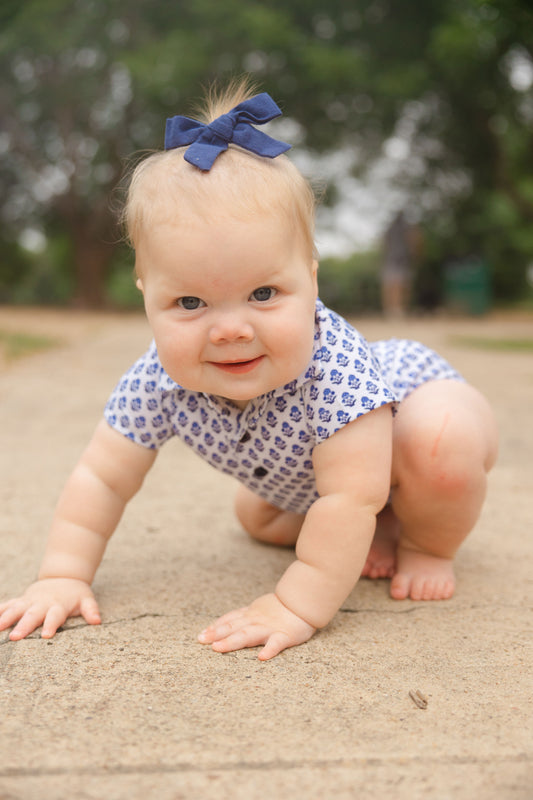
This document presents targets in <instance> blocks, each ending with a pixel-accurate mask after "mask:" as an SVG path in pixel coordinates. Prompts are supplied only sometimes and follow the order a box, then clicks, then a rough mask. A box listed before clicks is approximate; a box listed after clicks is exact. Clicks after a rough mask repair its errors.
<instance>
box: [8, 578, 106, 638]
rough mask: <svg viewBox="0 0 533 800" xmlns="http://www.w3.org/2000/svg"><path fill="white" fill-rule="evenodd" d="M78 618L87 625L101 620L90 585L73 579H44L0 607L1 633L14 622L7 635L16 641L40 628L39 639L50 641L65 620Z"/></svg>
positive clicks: (95, 623) (96, 623)
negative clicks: (40, 626)
mask: <svg viewBox="0 0 533 800" xmlns="http://www.w3.org/2000/svg"><path fill="white" fill-rule="evenodd" d="M77 616H82V617H83V618H84V620H85V621H86V622H87V623H88V624H89V625H98V624H99V623H100V621H101V620H100V612H99V611H98V604H97V602H96V600H95V598H94V595H93V593H92V590H91V587H90V586H89V584H87V583H85V581H80V580H76V579H75V578H44V579H43V580H40V581H37V582H36V583H32V585H31V586H30V587H29V588H28V589H27V590H26V592H25V593H24V594H23V595H22V597H14V598H13V599H11V600H8V601H7V603H1V604H0V631H5V630H6V628H10V627H11V625H14V624H15V623H16V622H17V623H18V624H17V625H16V626H15V627H14V628H13V630H12V631H11V633H10V634H9V638H10V639H11V640H12V641H17V640H18V639H24V637H25V636H28V634H30V633H32V632H33V631H34V630H35V629H36V628H38V627H39V625H42V626H43V629H42V632H41V636H42V638H43V639H50V638H51V637H52V636H53V635H54V633H55V632H56V631H57V629H58V628H59V627H60V626H61V625H63V623H64V622H65V620H66V619H67V618H68V617H77Z"/></svg>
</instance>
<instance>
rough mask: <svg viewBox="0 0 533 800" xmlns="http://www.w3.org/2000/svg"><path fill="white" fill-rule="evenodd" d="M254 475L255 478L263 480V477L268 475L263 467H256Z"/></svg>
mask: <svg viewBox="0 0 533 800" xmlns="http://www.w3.org/2000/svg"><path fill="white" fill-rule="evenodd" d="M254 475H255V477H256V478H264V477H265V475H268V470H267V469H265V468H264V467H256V468H255V469H254Z"/></svg>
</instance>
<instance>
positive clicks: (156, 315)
mask: <svg viewBox="0 0 533 800" xmlns="http://www.w3.org/2000/svg"><path fill="white" fill-rule="evenodd" d="M136 258H137V270H138V273H139V274H140V275H141V278H140V279H139V283H138V285H139V288H141V290H142V291H143V294H144V302H145V307H146V313H147V316H148V321H149V323H150V326H151V328H152V331H153V334H154V338H155V341H156V345H157V350H158V354H159V358H160V360H161V363H162V365H163V367H164V369H165V370H166V372H167V373H168V374H169V375H170V377H171V378H172V379H173V380H175V381H176V383H178V384H180V385H181V386H183V387H185V388H187V389H191V390H193V391H198V392H204V393H206V394H214V395H218V396H220V397H225V398H228V399H229V400H232V401H233V402H234V403H235V404H236V405H238V406H240V407H241V408H244V406H245V405H246V403H247V401H248V400H251V399H252V398H254V397H258V396H259V395H261V394H265V393H266V392H269V391H271V390H272V389H276V388H278V387H280V386H283V385H285V384H286V383H289V382H290V381H292V380H294V379H295V378H296V377H297V376H298V375H299V374H300V373H301V372H302V371H303V370H304V369H305V367H306V365H307V363H308V362H309V359H310V357H311V354H312V350H313V335H314V307H315V300H316V296H317V284H316V267H317V264H316V262H312V261H311V260H310V258H309V256H307V255H306V254H305V253H304V248H303V247H302V245H301V244H300V241H299V237H298V236H297V235H295V233H294V231H293V230H292V229H291V227H290V226H289V224H288V223H285V222H280V221H279V220H277V219H273V218H271V217H267V216H264V217H263V216H259V217H253V218H250V219H248V220H237V219H232V218H231V217H226V218H221V219H218V220H217V219H215V220H209V221H205V220H201V219H199V218H197V217H191V218H190V219H189V220H187V223H186V224H185V223H180V225H179V226H173V225H171V224H163V223H162V224H159V225H156V226H155V227H154V228H153V229H151V230H150V231H149V232H148V233H145V234H144V235H143V237H142V240H141V241H140V242H138V244H137V253H136Z"/></svg>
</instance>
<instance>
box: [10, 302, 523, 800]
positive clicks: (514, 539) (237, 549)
mask: <svg viewBox="0 0 533 800" xmlns="http://www.w3.org/2000/svg"><path fill="white" fill-rule="evenodd" d="M6 327H11V328H13V329H16V328H19V329H21V328H26V329H28V327H29V328H32V329H34V330H35V329H37V330H41V331H47V332H48V333H52V334H54V332H55V333H57V334H59V335H61V332H62V331H63V332H65V331H66V335H67V337H68V339H69V343H68V344H66V345H65V346H63V347H61V348H59V349H55V350H51V351H49V352H47V353H44V354H40V355H35V356H32V357H29V358H27V359H25V360H24V361H18V362H16V363H15V364H14V365H12V366H10V367H8V368H7V369H6V370H4V371H3V372H2V373H1V374H0V413H1V418H2V428H3V431H2V448H1V454H0V459H1V461H0V492H1V505H0V520H1V528H2V544H3V556H4V557H3V559H2V564H1V583H0V594H1V596H2V597H3V598H7V597H8V596H10V595H12V594H18V593H20V592H21V591H22V590H23V589H24V588H25V586H26V585H27V584H28V583H29V582H31V580H33V578H34V576H35V573H36V570H37V567H38V563H39V560H40V556H41V553H42V547H43V543H44V538H45V535H46V528H47V525H48V523H49V520H50V517H51V514H52V510H53V507H54V505H55V502H56V499H57V496H58V493H59V491H60V489H61V487H62V485H63V483H64V480H65V478H66V477H67V475H68V473H69V471H70V469H71V467H72V466H73V464H74V462H75V460H76V459H77V457H78V455H79V454H80V451H81V450H82V448H83V447H84V445H85V443H86V442H87V440H88V437H89V436H90V434H91V431H92V429H93V427H94V425H95V424H96V422H97V420H98V419H99V417H100V414H101V409H102V406H103V403H104V402H105V400H106V398H107V395H108V393H109V391H110V390H111V389H112V388H113V386H114V384H115V382H116V380H117V379H118V377H119V376H120V375H121V374H122V371H123V370H124V369H125V368H126V367H127V366H128V365H129V363H130V362H131V361H132V360H133V359H134V358H135V357H136V356H137V355H139V354H140V353H141V352H142V350H143V348H144V347H145V346H146V344H147V342H148V340H149V334H148V329H147V326H146V323H145V322H144V319H143V318H142V317H141V316H125V317H124V318H120V317H117V316H115V317H111V316H98V315H77V316H73V315H72V316H71V315H68V314H63V315H61V314H59V315H58V314H56V315H54V314H46V313H44V314H43V313H42V312H41V313H39V314H37V315H32V313H30V312H24V311H10V310H8V309H2V310H1V311H0V328H6ZM359 327H360V329H361V330H362V331H363V332H364V333H365V334H366V335H368V336H369V338H378V337H382V336H389V335H400V336H403V335H408V336H409V337H410V338H420V339H421V340H423V341H425V342H426V343H427V344H429V345H431V346H434V347H436V348H438V349H439V350H440V352H441V353H442V354H443V355H445V356H446V357H448V358H450V359H451V360H452V361H453V363H454V365H455V366H457V368H458V369H459V370H461V371H462V372H463V374H465V376H466V377H467V378H468V379H469V380H471V381H472V382H473V383H474V384H476V385H477V386H478V387H479V388H480V389H481V390H482V391H484V392H485V393H486V394H487V395H488V397H489V398H490V400H491V402H492V403H493V405H494V407H495V409H496V413H497V416H498V420H499V423H500V429H501V455H500V459H499V462H498V465H497V467H496V468H495V470H494V472H493V473H492V477H491V482H490V491H489V497H488V500H487V503H486V507H485V510H484V512H483V516H482V518H481V520H480V521H479V523H478V525H477V528H476V530H475V531H474V533H473V534H472V535H471V537H469V539H468V541H467V542H466V544H465V545H464V547H463V548H462V549H461V551H460V554H459V556H458V559H457V574H458V589H457V593H456V596H455V597H454V598H453V599H452V600H450V601H448V602H444V603H430V604H424V603H415V602H411V601H404V602H400V603H398V602H395V601H393V600H391V599H390V598H389V597H388V582H387V581H376V582H374V581H367V580H362V581H361V582H360V583H359V584H358V586H357V587H356V589H355V590H354V592H353V593H352V595H351V596H350V597H349V598H348V600H347V601H346V603H345V604H344V606H343V608H342V609H341V611H340V612H339V613H338V614H337V616H336V617H335V619H334V621H333V622H332V623H331V624H330V626H329V627H328V628H327V629H326V630H324V631H322V632H321V633H320V634H318V635H316V636H315V637H314V638H313V639H312V640H311V641H310V642H308V643H307V644H306V645H303V646H301V647H298V648H294V649H292V650H288V651H285V652H284V653H282V654H281V655H280V656H279V657H277V658H275V659H273V660H272V661H270V662H267V663H264V664H263V663H260V662H259V661H258V660H257V651H253V650H248V651H242V652H239V653H236V654H230V655H226V656H221V655H217V654H215V653H213V652H212V651H211V650H210V649H209V648H206V647H202V646H201V645H199V644H198V643H197V641H196V634H197V632H198V631H199V630H201V629H202V628H203V627H204V626H205V624H206V623H208V622H209V621H211V620H212V619H213V618H214V617H216V616H217V615H219V614H221V613H223V612H225V611H227V610H229V609H231V608H234V607H236V606H238V605H241V604H244V603H246V602H247V601H249V600H251V599H253V598H254V597H255V596H257V595H258V594H259V593H262V592H265V591H269V590H270V589H271V588H272V587H273V585H274V584H275V582H276V580H277V578H278V577H279V575H280V574H281V572H282V571H283V570H284V568H285V566H286V565H287V564H288V563H289V561H290V560H291V558H292V555H291V553H290V552H287V551H280V550H276V549H274V548H269V547H265V546H261V545H260V544H258V543H254V542H252V541H250V540H249V539H248V538H247V537H246V536H245V535H244V534H243V533H242V531H241V530H240V528H239V526H238V524H237V523H236V521H235V519H234V517H233V514H232V494H233V488H234V485H233V482H232V480H231V479H229V478H227V477H225V476H223V475H220V474H218V473H216V472H215V471H213V470H211V469H210V468H209V467H208V466H207V465H205V464H204V463H203V462H201V461H200V460H199V459H198V458H197V457H196V456H194V455H193V454H191V453H190V452H189V451H188V450H187V449H186V448H185V447H184V446H183V445H181V444H180V443H179V442H172V443H170V444H169V445H167V446H166V447H165V448H164V449H163V451H162V452H161V454H160V456H159V457H158V460H157V462H156V464H155V466H154V468H153V470H152V472H151V473H150V475H149V476H148V478H147V481H146V483H145V487H144V489H143V491H142V492H141V493H140V495H139V496H138V497H137V498H135V499H134V501H133V502H132V503H131V504H130V507H129V508H128V510H127V512H126V514H125V516H124V519H123V521H122V523H121V525H120V527H119V530H118V531H117V533H116V534H115V537H114V538H113V540H112V542H111V544H110V546H109V548H108V551H107V554H106V558H105V560H104V562H103V564H102V567H101V568H100V571H99V572H98V575H97V579H96V581H95V591H96V593H97V596H98V598H99V601H100V607H101V611H102V614H103V619H104V622H103V624H102V625H101V626H99V627H88V626H86V625H85V624H84V623H83V622H82V621H81V620H79V619H74V620H69V621H68V623H67V624H66V626H65V628H64V629H63V631H61V632H60V633H59V634H57V635H56V637H55V638H54V639H53V640H51V641H48V642H47V641H44V640H41V639H40V638H39V637H38V635H34V636H32V637H31V638H29V639H27V640H24V641H22V642H18V643H11V642H9V641H7V637H6V635H5V634H1V635H0V664H1V671H0V697H1V698H2V717H1V723H0V725H1V727H0V752H1V754H2V756H1V762H0V800H8V799H9V800H11V799H12V798H13V799H14V798H17V800H19V798H21V799H23V800H33V799H34V798H35V800H37V798H38V799H39V800H65V798H74V799H75V800H77V799H78V798H80V800H81V798H83V799H85V798H87V799H89V798H90V800H103V798H105V799H106V800H126V799H127V800H137V798H139V800H141V799H142V800H145V798H157V800H178V798H180V799H181V798H184V799H186V800H196V798H198V800H200V799H201V800H206V799H208V798H219V799H220V798H231V799H232V800H240V799H241V798H243V800H244V798H246V800H255V798H257V799H258V800H259V799H261V800H263V798H265V797H268V798H273V799H274V800H277V799H278V798H280V799H284V798H293V797H294V798H300V797H301V798H306V799H309V800H314V799H315V798H316V800H319V799H320V800H328V798H335V800H344V799H345V798H357V799H358V800H367V798H368V799H369V800H370V798H373V800H375V799H376V798H377V799H378V800H380V798H387V799H388V798H390V797H391V796H393V797H394V798H395V800H418V798H421V799H422V798H423V799H424V800H426V798H431V799H433V798H435V799H436V800H472V798H477V800H526V799H527V798H531V797H532V796H533V763H532V753H533V724H532V717H533V714H532V711H533V705H532V695H533V669H532V664H533V659H532V648H531V629H532V624H531V623H532V600H531V597H532V593H533V580H532V570H531V564H532V555H533V536H532V531H531V528H532V525H531V520H532V514H531V505H532V488H533V471H532V466H531V463H532V454H533V425H532V408H533V356H532V354H531V353H527V352H524V353H519V352H509V353H506V352H501V351H498V350H481V349H473V348H469V347H465V346H464V345H463V346H461V345H459V344H454V343H453V340H452V338H451V337H452V336H457V335H463V336H469V335H476V336H498V337H500V338H505V337H509V338H513V337H524V336H529V337H530V338H531V337H533V322H532V319H531V317H530V318H527V317H525V318H523V319H517V318H514V317H513V318H503V319H494V318H488V319H483V320H481V321H469V320H441V321H435V322H424V321H416V320H415V321H404V322H401V323H399V324H392V323H385V322H383V321H379V320H368V321H363V322H362V323H360V324H359ZM411 690H420V691H421V692H422V693H423V694H424V695H426V697H427V698H428V706H427V708H426V709H420V708H418V707H417V706H416V705H415V703H414V702H413V700H412V699H411V698H410V696H409V692H410V691H411Z"/></svg>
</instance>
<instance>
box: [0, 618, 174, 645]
mask: <svg viewBox="0 0 533 800" xmlns="http://www.w3.org/2000/svg"><path fill="white" fill-rule="evenodd" d="M179 616H180V615H179V614H160V613H158V612H146V613H145V614H137V616H135V617H123V618H121V619H110V620H107V621H104V622H100V623H99V624H98V625H89V623H88V622H77V623H75V624H74V625H64V626H63V625H62V626H61V627H59V628H58V629H57V631H56V633H55V635H56V636H57V635H58V634H61V633H68V632H69V631H74V630H76V629H78V628H107V627H109V626H111V625H120V624H121V623H122V622H137V620H140V619H148V618H149V619H155V618H157V617H166V618H167V619H176V618H178V617H179ZM41 638H42V637H41V634H40V633H35V632H34V633H30V634H28V636H25V637H24V639H22V640H21V639H18V640H17V641H16V642H12V641H11V639H10V638H9V637H8V636H6V637H5V638H4V639H2V640H0V645H2V644H17V642H19V641H25V640H26V639H41ZM46 641H49V642H51V641H53V640H52V639H47V640H46Z"/></svg>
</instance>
